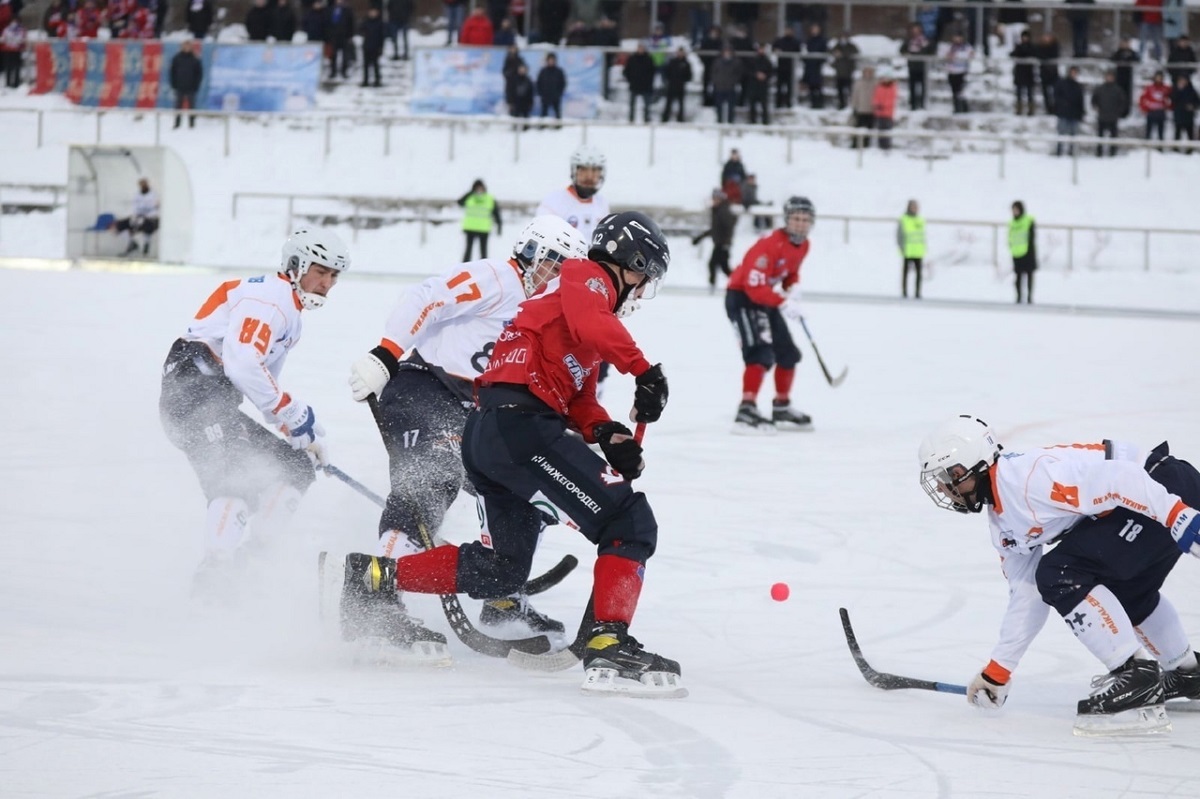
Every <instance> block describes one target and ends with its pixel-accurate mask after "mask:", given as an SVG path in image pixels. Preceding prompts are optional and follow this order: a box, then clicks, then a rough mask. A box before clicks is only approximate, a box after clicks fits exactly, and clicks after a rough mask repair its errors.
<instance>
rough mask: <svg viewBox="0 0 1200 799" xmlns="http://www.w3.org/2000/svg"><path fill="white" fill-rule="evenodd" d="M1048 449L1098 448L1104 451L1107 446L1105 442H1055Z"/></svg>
mask: <svg viewBox="0 0 1200 799" xmlns="http://www.w3.org/2000/svg"><path fill="white" fill-rule="evenodd" d="M1046 449H1098V450H1100V451H1101V452H1103V451H1104V450H1105V449H1106V447H1105V446H1104V444H1053V445H1051V446H1049V447H1046Z"/></svg>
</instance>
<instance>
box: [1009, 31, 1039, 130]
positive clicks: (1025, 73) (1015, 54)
mask: <svg viewBox="0 0 1200 799" xmlns="http://www.w3.org/2000/svg"><path fill="white" fill-rule="evenodd" d="M1012 60H1013V87H1014V88H1015V89H1016V92H1017V116H1024V115H1025V114H1028V115H1029V116H1033V111H1034V108H1035V107H1036V105H1037V104H1036V103H1035V102H1034V100H1033V87H1034V86H1035V85H1036V83H1037V81H1036V79H1035V77H1034V69H1033V68H1034V62H1035V61H1036V60H1037V53H1036V51H1035V49H1034V46H1033V38H1032V37H1031V36H1030V35H1029V31H1027V30H1023V31H1021V39H1020V41H1018V42H1017V46H1016V47H1014V48H1013V49H1012Z"/></svg>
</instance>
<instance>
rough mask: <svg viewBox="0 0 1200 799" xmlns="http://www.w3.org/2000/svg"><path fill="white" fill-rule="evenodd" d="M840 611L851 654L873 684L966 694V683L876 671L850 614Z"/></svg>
mask: <svg viewBox="0 0 1200 799" xmlns="http://www.w3.org/2000/svg"><path fill="white" fill-rule="evenodd" d="M838 613H840V614H841V616H842V631H843V632H844V633H845V634H846V645H847V646H849V647H850V654H851V656H853V657H854V663H855V664H856V665H857V666H858V670H859V671H861V672H862V676H863V677H864V678H865V679H866V681H867V682H869V683H870V684H871V685H874V686H875V687H876V688H882V689H883V690H885V691H895V690H897V689H899V688H919V689H921V690H923V691H940V692H941V693H944V694H962V695H964V696H965V695H966V693H967V686H965V685H955V684H953V683H947V682H934V681H932V680H919V679H917V678H916V677H901V676H900V675H899V674H886V673H884V672H882V671H875V669H873V668H871V664H869V663H867V659H866V658H864V657H863V653H862V649H860V648H859V646H858V638H857V637H855V635H854V628H853V627H851V626H850V614H849V613H848V612H847V611H846V609H845V608H838Z"/></svg>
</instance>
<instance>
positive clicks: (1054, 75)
mask: <svg viewBox="0 0 1200 799" xmlns="http://www.w3.org/2000/svg"><path fill="white" fill-rule="evenodd" d="M1058 56H1059V47H1058V37H1056V36H1055V35H1054V34H1053V33H1047V34H1045V35H1044V36H1042V40H1041V42H1040V43H1039V44H1038V46H1037V57H1038V61H1040V62H1041V64H1040V65H1039V66H1038V78H1039V79H1040V80H1041V81H1042V104H1043V105H1044V106H1045V107H1046V113H1047V114H1053V113H1054V87H1055V86H1057V85H1058Z"/></svg>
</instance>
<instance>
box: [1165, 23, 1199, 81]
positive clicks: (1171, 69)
mask: <svg viewBox="0 0 1200 799" xmlns="http://www.w3.org/2000/svg"><path fill="white" fill-rule="evenodd" d="M1195 64H1196V50H1195V49H1194V48H1193V47H1192V42H1191V40H1190V39H1188V37H1187V34H1184V35H1183V36H1180V37H1179V38H1178V39H1176V40H1175V42H1174V43H1173V44H1172V45H1171V50H1170V52H1168V53H1167V74H1168V75H1170V76H1171V85H1172V86H1174V85H1176V84H1178V83H1179V78H1180V77H1184V78H1187V79H1188V83H1191V80H1192V75H1193V74H1194V73H1195V72H1196V67H1195Z"/></svg>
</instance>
